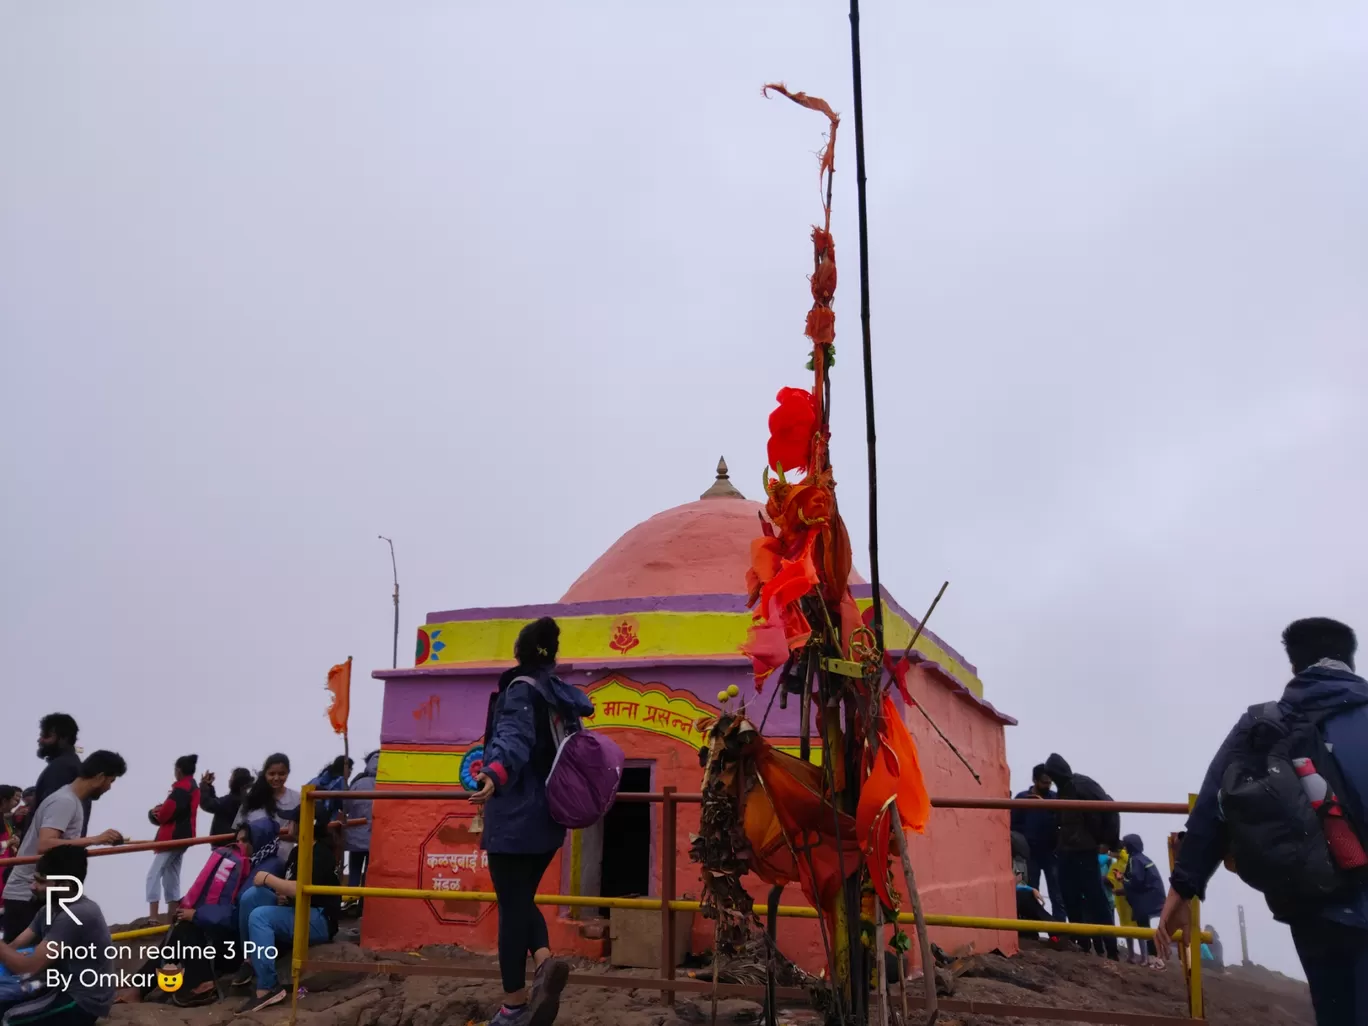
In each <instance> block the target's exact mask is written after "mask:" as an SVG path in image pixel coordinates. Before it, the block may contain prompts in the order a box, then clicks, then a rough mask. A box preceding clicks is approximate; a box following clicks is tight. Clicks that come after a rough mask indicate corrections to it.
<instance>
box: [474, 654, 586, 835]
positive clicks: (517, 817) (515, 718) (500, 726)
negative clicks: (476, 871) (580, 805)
mask: <svg viewBox="0 0 1368 1026" xmlns="http://www.w3.org/2000/svg"><path fill="white" fill-rule="evenodd" d="M519 678H534V679H535V680H536V684H535V685H534V684H533V683H531V682H529V680H527V679H519ZM548 699H549V701H548ZM551 704H554V705H555V706H556V709H557V711H558V712H560V714H561V715H562V717H564V718H565V719H566V720H567V721H569V722H568V725H569V726H570V727H571V728H572V729H578V726H579V722H578V721H579V720H580V719H581V718H582V717H585V716H592V715H593V712H594V703H593V702H591V701H589V698H588V696H586V695H585V694H584V692H583V691H581V690H580V689H579V688H577V687H574V686H573V685H570V684H567V683H565V682H564V681H563V680H561V679H560V678H559V677H557V676H556V675H555V674H554V673H552V672H551V671H550V669H544V670H539V671H538V670H528V669H526V668H522V667H514V668H513V669H511V670H506V671H504V674H503V675H502V676H501V677H500V678H499V690H498V691H497V692H496V693H495V694H494V695H492V696H491V697H490V700H489V716H488V719H487V720H486V721H485V745H484V767H483V772H485V773H486V774H488V775H489V776H490V777H491V778H492V779H493V780H494V794H493V796H492V797H491V798H490V799H489V801H488V802H487V803H486V805H485V812H484V817H485V825H484V834H483V835H482V836H481V838H480V846H481V847H482V848H484V850H485V851H487V852H490V853H491V854H500V855H541V854H545V853H547V852H552V851H555V850H556V849H557V848H559V847H560V846H561V845H562V844H564V843H565V827H563V826H561V825H560V824H559V823H557V822H556V821H555V820H553V819H552V818H551V812H550V810H549V808H548V807H547V803H546V778H547V776H548V775H549V774H550V772H551V764H552V763H553V762H554V761H555V758H556V746H555V742H554V741H553V740H552V737H551V724H550V720H549V718H548V716H547V710H548V706H549V705H551Z"/></svg>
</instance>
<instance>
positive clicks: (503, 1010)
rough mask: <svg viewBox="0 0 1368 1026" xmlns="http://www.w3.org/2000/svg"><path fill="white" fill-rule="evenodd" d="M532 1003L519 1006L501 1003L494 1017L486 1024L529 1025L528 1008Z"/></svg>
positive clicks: (494, 1025)
mask: <svg viewBox="0 0 1368 1026" xmlns="http://www.w3.org/2000/svg"><path fill="white" fill-rule="evenodd" d="M530 1007H531V1006H530V1005H519V1006H518V1007H517V1008H508V1007H507V1006H505V1005H500V1006H499V1010H498V1011H497V1012H495V1013H494V1018H492V1019H490V1020H489V1022H488V1023H487V1024H486V1026H527V1010H528V1008H530Z"/></svg>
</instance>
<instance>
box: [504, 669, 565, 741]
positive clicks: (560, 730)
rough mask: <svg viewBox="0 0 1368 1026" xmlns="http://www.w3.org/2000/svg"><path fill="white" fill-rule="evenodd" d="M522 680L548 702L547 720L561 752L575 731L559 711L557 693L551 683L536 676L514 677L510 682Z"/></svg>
mask: <svg viewBox="0 0 1368 1026" xmlns="http://www.w3.org/2000/svg"><path fill="white" fill-rule="evenodd" d="M520 681H521V682H524V683H527V684H530V685H532V690H533V691H534V692H536V694H537V695H538V696H540V698H541V700H542V701H543V702H545V703H546V722H547V724H548V725H549V726H550V728H551V743H552V745H553V746H554V747H555V749H556V751H557V752H559V751H560V747H561V745H562V744H564V743H565V739H566V738H567V737H568V736H569V735H570V734H572V733H574V732H573V731H570V730H567V729H566V725H565V722H564V718H563V717H562V716H561V715H560V713H559V712H558V711H557V703H556V697H555V695H554V694H552V692H551V688H550V686H549V685H547V684H546V683H545V682H544V681H541V680H538V679H537V678H536V677H514V678H513V679H512V680H511V681H509V684H510V685H512V684H517V683H518V682H520Z"/></svg>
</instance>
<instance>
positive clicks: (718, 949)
mask: <svg viewBox="0 0 1368 1026" xmlns="http://www.w3.org/2000/svg"><path fill="white" fill-rule="evenodd" d="M721 976H722V920H721V919H720V918H719V919H717V920H716V921H715V922H714V923H713V978H712V1026H717V985H718V984H719V983H720V982H721Z"/></svg>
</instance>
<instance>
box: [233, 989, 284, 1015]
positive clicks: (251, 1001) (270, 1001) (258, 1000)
mask: <svg viewBox="0 0 1368 1026" xmlns="http://www.w3.org/2000/svg"><path fill="white" fill-rule="evenodd" d="M289 996H290V995H289V994H287V993H286V992H285V988H284V987H282V986H280V985H279V984H277V985H276V986H274V987H272V988H271V989H270V990H268V991H267V992H266V993H265V994H263V995H262V996H261V997H257V996H256V995H255V994H253V995H252V996H251V997H249V998H248V999H247V1000H246V1001H244V1002H243V1003H242V1006H241V1007H240V1008H239V1009H238V1010H237V1014H238V1015H246V1014H247V1013H248V1012H259V1011H261V1010H262V1009H263V1008H270V1007H271V1006H272V1005H278V1004H280V1003H281V1002H282V1001H284V1000H285V999H286V998H287V997H289Z"/></svg>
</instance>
